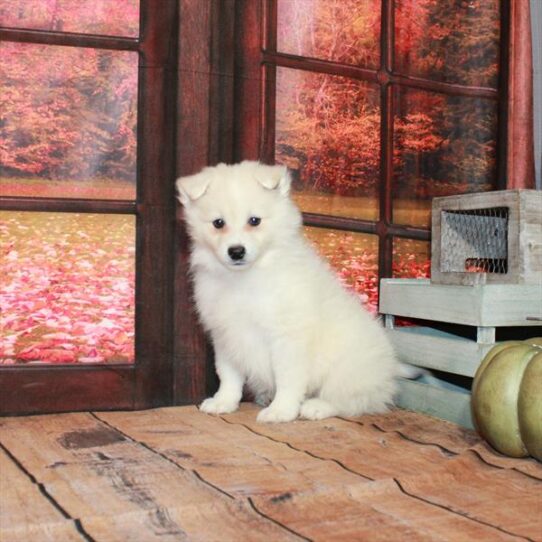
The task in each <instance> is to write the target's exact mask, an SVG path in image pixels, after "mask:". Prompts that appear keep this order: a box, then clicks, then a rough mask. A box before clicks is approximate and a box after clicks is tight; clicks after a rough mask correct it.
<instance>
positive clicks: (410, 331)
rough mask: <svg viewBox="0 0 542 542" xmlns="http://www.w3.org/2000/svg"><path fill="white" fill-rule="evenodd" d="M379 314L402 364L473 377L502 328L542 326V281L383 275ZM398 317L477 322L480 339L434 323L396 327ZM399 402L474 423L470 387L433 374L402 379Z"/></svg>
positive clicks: (461, 422)
mask: <svg viewBox="0 0 542 542" xmlns="http://www.w3.org/2000/svg"><path fill="white" fill-rule="evenodd" d="M380 313H381V314H383V315H384V318H385V325H386V329H387V333H388V335H389V337H390V338H391V341H392V343H393V345H394V347H395V349H396V351H397V354H398V356H399V359H400V360H401V361H402V362H403V363H408V364H412V365H416V366H418V367H422V368H424V369H428V370H436V371H442V372H444V373H449V374H452V375H460V376H463V377H469V378H472V377H473V376H474V374H475V372H476V369H477V368H478V365H479V364H480V361H481V360H482V359H483V357H484V356H485V355H486V353H487V352H488V351H489V350H490V349H491V348H492V347H493V346H494V344H495V337H496V330H497V328H498V327H516V326H517V327H531V326H541V325H542V286H539V285H525V284H521V285H515V284H514V285H503V284H483V285H482V284H481V285H476V286H456V285H442V284H434V283H431V281H430V280H428V279H382V281H381V288H380ZM396 316H399V317H406V318H416V319H421V320H428V321H434V322H444V323H451V324H461V325H465V326H473V327H474V328H475V329H476V333H475V334H476V340H471V339H465V338H462V337H458V336H457V335H452V334H450V333H445V332H443V331H440V330H439V329H436V328H433V327H430V326H427V327H395V325H394V319H395V317H396ZM533 334H534V330H533ZM398 405H399V406H401V407H404V408H409V409H412V410H418V411H421V412H426V413H428V414H431V415H435V416H439V417H441V418H444V419H448V420H450V421H453V422H455V423H459V424H461V425H464V426H466V427H472V421H471V419H470V407H469V405H470V392H469V390H465V389H464V388H461V387H460V386H454V385H453V384H450V383H449V382H447V381H443V380H440V379H438V378H436V377H433V376H432V375H430V374H428V375H425V376H424V377H422V378H421V379H420V380H419V381H408V380H405V381H403V382H401V391H400V394H399V397H398Z"/></svg>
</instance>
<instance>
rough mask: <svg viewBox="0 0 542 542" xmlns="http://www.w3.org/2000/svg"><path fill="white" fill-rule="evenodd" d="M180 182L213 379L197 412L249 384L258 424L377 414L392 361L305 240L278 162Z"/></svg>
mask: <svg viewBox="0 0 542 542" xmlns="http://www.w3.org/2000/svg"><path fill="white" fill-rule="evenodd" d="M177 188H178V192H179V199H180V201H181V202H182V204H183V205H184V208H185V219H186V223H187V225H188V230H189V233H190V236H191V238H192V253H191V269H192V273H193V278H194V284H195V298H196V304H197V309H198V312H199V315H200V317H201V320H202V322H203V324H204V326H205V328H206V330H207V331H208V332H209V333H210V334H211V337H212V340H213V344H214V348H215V363H216V370H217V373H218V376H219V378H220V387H219V389H218V391H217V392H216V394H215V395H214V396H213V397H211V398H209V399H206V400H205V401H204V402H203V403H202V404H201V406H200V409H201V410H202V411H204V412H208V413H211V414H220V413H226V412H233V411H234V410H236V409H237V408H238V406H239V402H240V400H241V395H242V391H243V386H244V385H247V386H248V388H249V389H250V390H251V391H252V393H253V394H254V395H255V397H256V400H257V401H258V402H259V403H260V404H262V405H268V406H267V407H266V408H264V409H263V410H261V411H260V412H259V414H258V421H261V422H286V421H290V420H293V419H295V418H297V417H298V416H301V417H303V418H308V419H314V420H315V419H322V418H326V417H328V416H334V415H342V416H355V415H359V414H362V413H366V412H381V411H384V410H385V409H386V406H387V405H388V404H390V403H391V402H392V399H393V395H394V393H395V391H396V383H395V377H396V376H397V375H398V374H399V373H400V369H399V364H398V363H397V362H396V360H395V356H394V353H393V350H392V347H391V346H390V344H389V342H388V340H387V338H386V336H385V333H384V330H383V329H382V327H381V326H380V324H379V323H378V321H376V320H375V319H373V317H372V316H371V315H370V314H369V313H368V312H366V311H365V310H364V309H363V308H362V307H361V305H360V303H359V300H357V299H356V298H355V297H354V296H353V295H351V294H350V293H348V292H347V291H345V290H344V289H343V288H342V286H341V285H340V283H339V282H338V280H337V279H336V277H335V276H334V274H333V272H332V271H331V270H330V268H329V267H328V265H327V264H326V263H325V262H324V261H323V260H322V259H321V258H320V257H319V256H318V255H317V254H316V252H315V251H314V250H313V248H312V247H311V246H310V245H309V244H308V243H307V242H306V241H305V239H304V237H303V235H302V231H301V214H300V212H299V210H298V209H297V207H296V206H295V205H294V203H293V202H292V201H291V199H290V198H289V191H290V177H289V175H288V172H287V170H286V168H284V167H282V166H266V165H262V164H260V163H258V162H251V161H245V162H242V163H240V164H236V165H225V164H220V165H218V166H216V167H209V168H205V169H204V170H203V171H202V172H201V173H198V174H196V175H192V176H190V177H183V178H180V179H179V180H178V181H177ZM251 217H254V218H260V219H261V222H260V223H259V224H258V225H251V224H250V222H249V221H250V219H251ZM216 219H222V220H223V221H224V225H223V227H219V228H217V227H215V226H216V225H218V226H220V223H216V222H215V225H214V224H213V222H214V221H216ZM252 222H253V223H255V222H257V220H253V221H252ZM231 247H244V249H245V254H244V256H243V257H242V258H239V253H238V254H237V255H236V257H237V258H238V259H237V260H234V259H232V258H231V256H230V254H231V251H230V253H228V250H229V249H230V248H231Z"/></svg>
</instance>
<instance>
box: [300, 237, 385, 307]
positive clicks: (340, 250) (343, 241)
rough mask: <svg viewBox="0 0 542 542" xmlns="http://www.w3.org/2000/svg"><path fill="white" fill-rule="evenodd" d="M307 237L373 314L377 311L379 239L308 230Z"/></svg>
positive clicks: (340, 278)
mask: <svg viewBox="0 0 542 542" xmlns="http://www.w3.org/2000/svg"><path fill="white" fill-rule="evenodd" d="M305 235H306V236H307V238H308V239H309V241H311V242H312V243H313V244H314V246H315V247H316V249H317V250H318V251H319V252H320V254H322V255H323V256H325V257H326V258H327V260H328V261H329V263H330V265H331V267H332V268H333V269H334V271H335V272H336V273H337V277H338V278H339V280H340V281H341V282H342V283H343V284H344V285H345V286H346V287H347V288H348V289H349V290H351V291H352V292H354V293H355V294H356V295H357V296H358V297H359V299H360V300H361V302H362V303H363V304H365V306H366V307H367V308H368V309H369V310H370V311H371V312H376V311H377V310H378V307H377V304H378V237H377V236H376V235H369V234H365V233H354V232H349V231H340V230H334V229H327V228H315V227H305Z"/></svg>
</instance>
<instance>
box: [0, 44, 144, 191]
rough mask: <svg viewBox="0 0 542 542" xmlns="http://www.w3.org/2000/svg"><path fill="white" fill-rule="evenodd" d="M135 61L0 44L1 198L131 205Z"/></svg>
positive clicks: (127, 55) (120, 54)
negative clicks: (96, 200) (113, 201)
mask: <svg viewBox="0 0 542 542" xmlns="http://www.w3.org/2000/svg"><path fill="white" fill-rule="evenodd" d="M137 63H138V55H137V53H135V52H126V51H106V50H101V49H86V48H80V49H79V48H74V47H59V46H50V45H45V46H44V45H32V44H23V43H13V42H2V43H0V111H2V122H1V123H0V142H1V143H0V144H1V150H2V152H1V154H0V195H8V196H32V197H68V198H99V199H123V200H131V199H135V177H136V121H137V119H136V111H137V69H138V66H137Z"/></svg>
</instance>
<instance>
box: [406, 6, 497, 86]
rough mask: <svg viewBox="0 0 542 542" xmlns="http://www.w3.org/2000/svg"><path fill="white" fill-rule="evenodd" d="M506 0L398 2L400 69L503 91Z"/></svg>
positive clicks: (407, 73) (423, 75) (410, 73)
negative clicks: (502, 5) (500, 76)
mask: <svg viewBox="0 0 542 542" xmlns="http://www.w3.org/2000/svg"><path fill="white" fill-rule="evenodd" d="M500 3H501V2H500V0H447V1H446V2H436V1H435V0H396V1H395V6H396V11H395V59H396V66H395V69H396V70H397V71H399V72H402V73H404V74H406V75H414V76H418V77H425V78H429V79H434V80H439V81H446V82H449V83H461V84H465V85H473V86H486V87H492V88H497V80H498V67H499V40H500V16H501V15H500Z"/></svg>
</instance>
